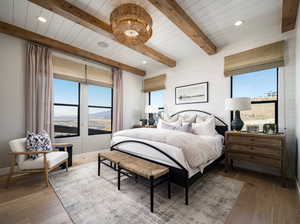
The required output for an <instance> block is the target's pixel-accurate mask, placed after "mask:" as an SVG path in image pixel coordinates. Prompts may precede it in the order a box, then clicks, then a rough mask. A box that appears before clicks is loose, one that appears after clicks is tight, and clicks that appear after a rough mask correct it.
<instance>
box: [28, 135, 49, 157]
mask: <svg viewBox="0 0 300 224" xmlns="http://www.w3.org/2000/svg"><path fill="white" fill-rule="evenodd" d="M26 150H27V152H41V151H52V145H51V139H50V137H49V135H48V133H47V132H45V131H40V132H38V133H37V134H36V133H34V132H29V131H27V135H26ZM38 156H39V154H32V155H29V156H28V157H29V158H31V159H36V158H38Z"/></svg>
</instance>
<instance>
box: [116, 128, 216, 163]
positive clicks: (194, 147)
mask: <svg viewBox="0 0 300 224" xmlns="http://www.w3.org/2000/svg"><path fill="white" fill-rule="evenodd" d="M115 136H123V137H128V138H134V139H139V140H140V141H143V140H147V141H152V142H160V143H164V144H168V145H172V146H175V147H177V148H180V149H182V151H183V154H184V157H185V159H186V160H187V162H188V164H189V166H190V167H191V168H193V169H195V168H197V167H199V166H200V165H202V164H205V163H207V162H208V161H210V160H212V159H215V158H216V157H217V156H218V155H219V152H218V151H217V150H216V143H215V141H212V138H213V137H210V136H199V135H194V134H190V133H186V132H181V131H174V130H167V129H156V128H136V129H129V130H123V131H119V132H116V133H115V134H114V135H113V137H115Z"/></svg>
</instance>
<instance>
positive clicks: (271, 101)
mask: <svg viewBox="0 0 300 224" xmlns="http://www.w3.org/2000/svg"><path fill="white" fill-rule="evenodd" d="M276 82H277V83H276V90H277V96H276V100H265V101H263V100H260V101H252V100H251V104H264V103H275V125H276V132H278V105H279V104H278V95H279V92H278V88H279V68H278V67H277V68H276ZM230 97H231V98H232V97H233V76H231V77H230ZM232 120H233V111H231V112H230V122H232Z"/></svg>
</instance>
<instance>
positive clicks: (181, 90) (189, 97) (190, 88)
mask: <svg viewBox="0 0 300 224" xmlns="http://www.w3.org/2000/svg"><path fill="white" fill-rule="evenodd" d="M191 103H208V82H201V83H195V84H190V85H185V86H178V87H175V104H177V105H178V104H191Z"/></svg>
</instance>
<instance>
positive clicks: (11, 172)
mask: <svg viewBox="0 0 300 224" xmlns="http://www.w3.org/2000/svg"><path fill="white" fill-rule="evenodd" d="M15 164H16V157H15V156H14V155H12V158H11V164H10V165H11V166H10V171H9V174H8V176H7V181H6V188H8V185H9V182H10V180H11V178H12V176H13V175H14V172H15Z"/></svg>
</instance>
